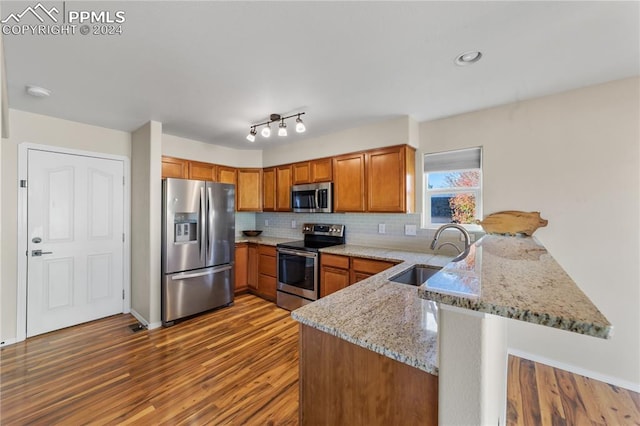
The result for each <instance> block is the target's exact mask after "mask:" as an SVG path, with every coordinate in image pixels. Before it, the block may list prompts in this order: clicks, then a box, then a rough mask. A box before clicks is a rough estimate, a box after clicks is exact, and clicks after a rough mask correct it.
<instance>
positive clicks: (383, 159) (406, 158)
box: [366, 146, 415, 213]
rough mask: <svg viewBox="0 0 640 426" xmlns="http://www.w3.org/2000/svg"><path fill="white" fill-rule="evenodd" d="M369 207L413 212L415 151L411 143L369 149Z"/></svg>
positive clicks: (380, 210) (379, 209)
mask: <svg viewBox="0 0 640 426" xmlns="http://www.w3.org/2000/svg"><path fill="white" fill-rule="evenodd" d="M366 165H367V195H368V197H367V210H368V211H370V212H380V213H382V212H384V213H410V212H413V211H414V210H415V201H414V199H415V196H414V188H413V187H414V185H415V151H414V150H413V149H412V148H410V147H408V146H400V147H391V148H385V149H378V150H373V151H368V152H367V153H366Z"/></svg>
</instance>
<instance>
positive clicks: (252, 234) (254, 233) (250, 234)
mask: <svg viewBox="0 0 640 426" xmlns="http://www.w3.org/2000/svg"><path fill="white" fill-rule="evenodd" d="M242 233H243V234H244V235H245V236H247V237H257V236H258V235H260V234H262V231H259V230H257V229H256V230H250V231H242Z"/></svg>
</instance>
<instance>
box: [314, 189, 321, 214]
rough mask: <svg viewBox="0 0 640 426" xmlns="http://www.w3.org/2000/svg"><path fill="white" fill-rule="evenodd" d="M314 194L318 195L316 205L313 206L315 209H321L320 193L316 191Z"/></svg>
mask: <svg viewBox="0 0 640 426" xmlns="http://www.w3.org/2000/svg"><path fill="white" fill-rule="evenodd" d="M314 192H315V194H316V205H315V206H313V208H314V209H317V208H320V191H319V190H318V189H316V190H315V191H314Z"/></svg>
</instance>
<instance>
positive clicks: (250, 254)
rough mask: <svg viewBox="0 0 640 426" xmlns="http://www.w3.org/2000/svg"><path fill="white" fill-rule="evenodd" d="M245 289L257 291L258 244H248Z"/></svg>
mask: <svg viewBox="0 0 640 426" xmlns="http://www.w3.org/2000/svg"><path fill="white" fill-rule="evenodd" d="M247 287H248V288H249V290H250V291H253V292H257V291H258V244H248V250H247Z"/></svg>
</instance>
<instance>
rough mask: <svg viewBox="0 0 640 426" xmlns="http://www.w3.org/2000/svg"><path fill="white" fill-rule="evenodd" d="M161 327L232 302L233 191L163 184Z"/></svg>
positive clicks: (218, 186) (223, 186) (207, 184)
mask: <svg viewBox="0 0 640 426" xmlns="http://www.w3.org/2000/svg"><path fill="white" fill-rule="evenodd" d="M162 223H163V226H162V324H163V325H164V326H168V325H172V324H173V321H175V320H177V319H179V318H183V317H187V316H190V315H194V314H198V313H200V312H204V311H207V310H209V309H213V308H217V307H221V306H225V305H230V304H231V303H233V289H234V281H233V278H234V272H233V264H234V253H235V247H234V244H235V186H234V185H230V184H224V183H215V182H205V181H198V180H187V179H164V180H163V181H162Z"/></svg>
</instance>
